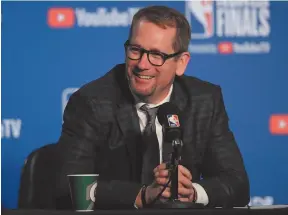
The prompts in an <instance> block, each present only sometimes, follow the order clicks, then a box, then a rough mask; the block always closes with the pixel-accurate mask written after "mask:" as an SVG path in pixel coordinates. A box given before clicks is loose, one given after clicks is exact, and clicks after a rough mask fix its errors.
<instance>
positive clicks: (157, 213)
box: [2, 205, 288, 215]
mask: <svg viewBox="0 0 288 215" xmlns="http://www.w3.org/2000/svg"><path fill="white" fill-rule="evenodd" d="M87 213H88V214H91V215H102V214H103V215H134V214H138V215H146V214H147V215H172V214H173V215H188V214H189V215H190V214H193V215H209V214H211V215H246V214H247V215H268V214H271V215H278V214H281V215H282V214H283V215H285V214H286V215H288V205H283V206H269V207H267V206H266V207H251V208H250V209H248V208H233V209H222V208H215V209H208V208H205V209H142V210H136V209H135V210H95V211H92V212H75V211H63V210H25V209H12V210H2V214H7V215H28V214H29V215H75V214H87Z"/></svg>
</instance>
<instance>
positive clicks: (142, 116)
mask: <svg viewBox="0 0 288 215" xmlns="http://www.w3.org/2000/svg"><path fill="white" fill-rule="evenodd" d="M172 90H173V85H172V86H171V88H170V91H169V93H168V95H167V96H166V97H165V98H164V99H163V100H162V101H161V102H159V103H158V104H147V107H148V108H153V107H157V106H160V105H161V104H163V103H165V102H169V101H170V97H171V94H172ZM133 96H134V98H135V101H136V105H135V107H136V110H137V114H138V116H139V123H140V129H141V132H143V131H144V128H145V126H146V124H147V116H146V113H145V112H143V111H142V110H140V107H142V105H144V104H146V103H144V102H141V101H140V100H139V99H138V98H137V97H136V96H135V95H133ZM155 125H156V135H157V139H158V143H159V151H160V161H161V162H162V150H163V148H162V144H163V132H162V126H161V124H160V123H159V121H158V118H157V117H156V120H155ZM192 177H193V175H192ZM193 186H194V188H195V190H196V192H197V201H196V203H202V204H204V205H207V204H208V202H209V199H208V195H207V193H206V191H205V190H204V188H203V187H202V186H201V185H200V184H197V183H193Z"/></svg>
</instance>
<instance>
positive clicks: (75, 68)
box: [1, 1, 288, 208]
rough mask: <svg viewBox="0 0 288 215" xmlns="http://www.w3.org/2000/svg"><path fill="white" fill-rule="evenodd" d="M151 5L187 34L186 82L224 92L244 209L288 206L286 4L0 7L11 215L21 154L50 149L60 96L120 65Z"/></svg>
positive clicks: (6, 197)
mask: <svg viewBox="0 0 288 215" xmlns="http://www.w3.org/2000/svg"><path fill="white" fill-rule="evenodd" d="M155 4H160V5H167V6H170V7H173V8H175V9H177V10H179V11H181V12H183V13H184V14H185V15H186V16H187V18H188V20H189V22H190V24H191V25H192V38H193V39H192V42H191V44H190V47H189V50H190V52H191V54H192V58H191V62H190V63H189V66H188V68H187V71H186V74H187V75H193V76H196V77H198V78H201V79H203V80H206V81H210V82H212V83H215V84H218V85H221V87H222V89H223V94H224V99H225V104H226V108H227V111H228V114H229V116H230V125H231V128H232V130H233V132H234V134H235V137H236V139H237V142H238V144H239V147H240V150H241V152H242V154H243V156H244V161H245V165H246V168H247V171H248V174H249V178H250V181H251V202H250V204H251V205H259V204H260V205H261V204H264V205H269V204H287V203H288V198H287V193H288V185H287V182H288V168H287V166H286V165H287V163H288V156H287V155H288V95H287V94H288V88H287V83H288V82H287V81H288V65H287V62H288V54H287V50H288V43H287V38H288V29H287V27H288V24H287V21H288V14H287V11H288V3H286V2H269V1H262V2H258V1H255V2H250V1H238V2H228V1H222V2H213V1H202V2H184V1H183V2H180V1H177V2H149V1H146V2H140V1H137V2H136V1H135V2H2V121H1V129H2V130H1V135H2V204H3V205H4V207H8V208H16V207H17V197H18V189H19V180H20V172H21V167H22V166H23V164H24V160H25V158H26V157H27V156H28V155H29V153H31V152H32V151H33V150H35V149H36V148H38V147H41V146H43V145H45V144H48V143H55V142H57V140H58V138H59V135H60V132H61V125H62V112H63V109H64V108H65V105H66V103H67V100H68V98H69V96H70V95H71V94H72V93H73V92H74V91H75V90H77V89H78V88H79V87H80V86H82V85H84V84H86V83H88V82H89V81H91V80H94V79H97V78H99V77H100V76H102V75H104V74H105V73H106V72H107V71H108V70H110V69H111V68H112V67H113V66H114V65H116V64H118V63H122V62H123V61H124V48H123V44H124V42H125V41H126V39H127V37H128V31H129V27H130V23H131V19H132V17H133V14H134V13H135V12H136V11H137V10H139V9H140V8H142V7H144V6H148V5H155Z"/></svg>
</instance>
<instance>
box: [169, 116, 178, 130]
mask: <svg viewBox="0 0 288 215" xmlns="http://www.w3.org/2000/svg"><path fill="white" fill-rule="evenodd" d="M167 118H168V124H169V127H172V128H173V127H180V122H179V118H178V115H174V114H173V115H167Z"/></svg>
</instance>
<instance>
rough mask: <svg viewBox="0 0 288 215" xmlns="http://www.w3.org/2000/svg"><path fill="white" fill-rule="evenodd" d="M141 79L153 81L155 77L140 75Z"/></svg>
mask: <svg viewBox="0 0 288 215" xmlns="http://www.w3.org/2000/svg"><path fill="white" fill-rule="evenodd" d="M138 77H139V78H141V79H151V78H153V76H147V75H138Z"/></svg>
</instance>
